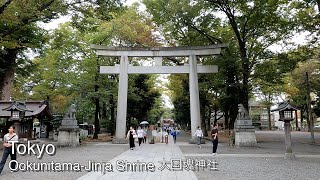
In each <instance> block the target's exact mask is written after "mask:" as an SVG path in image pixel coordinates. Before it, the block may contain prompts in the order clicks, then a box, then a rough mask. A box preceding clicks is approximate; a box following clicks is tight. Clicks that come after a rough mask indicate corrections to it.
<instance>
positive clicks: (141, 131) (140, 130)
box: [137, 129, 143, 138]
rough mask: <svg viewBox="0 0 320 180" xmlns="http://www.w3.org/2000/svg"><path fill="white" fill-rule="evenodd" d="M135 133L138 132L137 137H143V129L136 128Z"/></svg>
mask: <svg viewBox="0 0 320 180" xmlns="http://www.w3.org/2000/svg"><path fill="white" fill-rule="evenodd" d="M137 134H138V138H142V137H143V130H142V129H138V130H137Z"/></svg>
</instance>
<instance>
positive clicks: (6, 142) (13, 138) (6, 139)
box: [0, 126, 19, 174]
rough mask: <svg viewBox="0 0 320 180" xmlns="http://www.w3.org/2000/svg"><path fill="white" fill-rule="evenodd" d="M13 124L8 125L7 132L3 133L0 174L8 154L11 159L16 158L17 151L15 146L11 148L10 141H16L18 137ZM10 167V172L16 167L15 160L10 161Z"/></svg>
mask: <svg viewBox="0 0 320 180" xmlns="http://www.w3.org/2000/svg"><path fill="white" fill-rule="evenodd" d="M14 129H15V128H14V126H10V127H9V133H7V134H6V135H4V137H3V141H4V143H3V147H4V149H3V155H2V160H1V162H0V174H1V172H2V170H3V167H4V165H5V164H6V161H7V158H8V156H9V154H10V158H11V160H17V152H16V147H13V148H12V142H13V141H16V142H18V140H19V138H18V135H17V134H16V133H14ZM12 150H13V151H12ZM10 169H11V172H13V171H12V169H16V163H15V162H12V163H10Z"/></svg>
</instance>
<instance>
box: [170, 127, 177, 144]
mask: <svg viewBox="0 0 320 180" xmlns="http://www.w3.org/2000/svg"><path fill="white" fill-rule="evenodd" d="M171 135H172V137H173V142H174V143H176V141H177V131H176V129H175V128H174V129H172V131H171Z"/></svg>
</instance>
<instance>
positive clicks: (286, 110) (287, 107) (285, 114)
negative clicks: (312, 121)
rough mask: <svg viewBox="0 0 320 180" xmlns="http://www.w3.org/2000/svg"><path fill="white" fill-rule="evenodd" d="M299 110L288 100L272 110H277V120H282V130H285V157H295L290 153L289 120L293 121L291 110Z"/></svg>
mask: <svg viewBox="0 0 320 180" xmlns="http://www.w3.org/2000/svg"><path fill="white" fill-rule="evenodd" d="M297 110H299V109H298V108H297V107H295V106H293V105H291V104H290V102H288V101H286V102H282V103H280V104H279V107H278V108H277V109H274V110H272V111H279V116H280V119H279V121H283V122H284V131H285V144H286V153H285V159H295V156H294V154H293V153H292V144H291V121H293V115H292V112H293V111H297Z"/></svg>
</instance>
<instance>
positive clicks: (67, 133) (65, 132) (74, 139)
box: [58, 128, 79, 147]
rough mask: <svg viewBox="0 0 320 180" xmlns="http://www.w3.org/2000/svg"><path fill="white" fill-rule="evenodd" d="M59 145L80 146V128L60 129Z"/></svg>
mask: <svg viewBox="0 0 320 180" xmlns="http://www.w3.org/2000/svg"><path fill="white" fill-rule="evenodd" d="M58 146H60V147H61V146H72V147H76V146H79V130H78V129H72V128H70V129H69V128H68V129H59V134H58Z"/></svg>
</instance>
